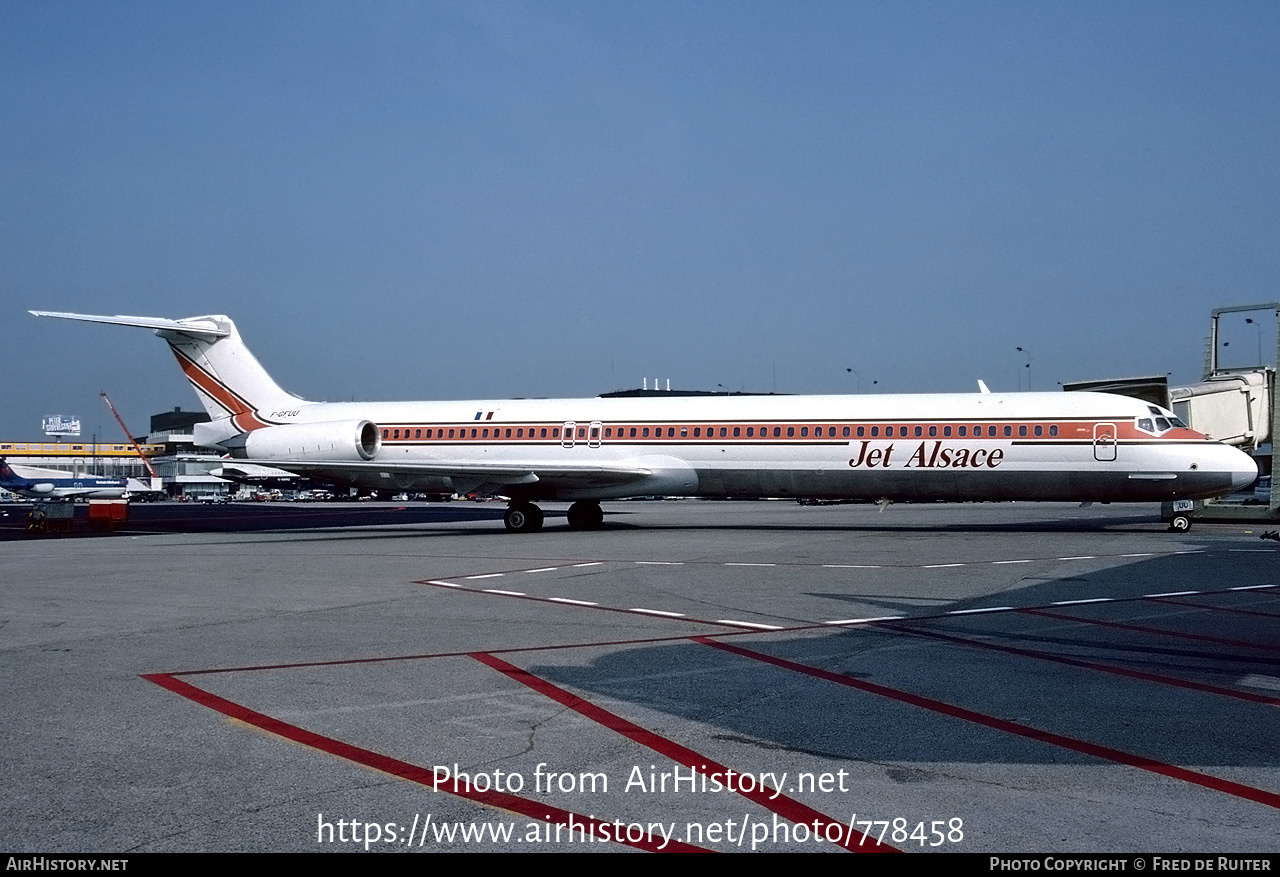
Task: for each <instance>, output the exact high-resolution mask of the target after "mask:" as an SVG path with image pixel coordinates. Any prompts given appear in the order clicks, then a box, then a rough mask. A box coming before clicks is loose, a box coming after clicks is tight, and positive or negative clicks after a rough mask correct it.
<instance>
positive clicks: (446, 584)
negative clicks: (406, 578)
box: [427, 579, 462, 588]
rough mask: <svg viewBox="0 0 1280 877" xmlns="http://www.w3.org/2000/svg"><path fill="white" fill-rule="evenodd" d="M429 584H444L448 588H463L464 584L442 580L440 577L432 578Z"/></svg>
mask: <svg viewBox="0 0 1280 877" xmlns="http://www.w3.org/2000/svg"><path fill="white" fill-rule="evenodd" d="M427 584H428V585H444V586H445V587H446V588H461V587H462V585H455V584H454V583H453V582H442V581H440V580H439V579H431V580H430V581H428V582H427Z"/></svg>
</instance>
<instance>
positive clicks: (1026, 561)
mask: <svg viewBox="0 0 1280 877" xmlns="http://www.w3.org/2000/svg"><path fill="white" fill-rule="evenodd" d="M1006 563H1035V561H1034V560H993V561H991V565H992V566H1002V565H1004V564H1006Z"/></svg>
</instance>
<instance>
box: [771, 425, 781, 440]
mask: <svg viewBox="0 0 1280 877" xmlns="http://www.w3.org/2000/svg"><path fill="white" fill-rule="evenodd" d="M773 437H774V438H782V427H780V426H775V427H774V428H773Z"/></svg>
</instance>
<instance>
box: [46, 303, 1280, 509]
mask: <svg viewBox="0 0 1280 877" xmlns="http://www.w3.org/2000/svg"><path fill="white" fill-rule="evenodd" d="M32 313H33V314H35V315H37V316H44V317H57V318H62V319H70V320H83V321H88V322H96V323H111V324H116V325H123V326H137V327H141V328H148V329H153V330H154V331H155V333H156V334H157V335H159V336H160V337H161V338H163V339H164V340H165V341H167V342H168V343H169V346H170V348H171V349H172V350H173V353H174V355H175V356H176V357H177V359H178V364H179V365H180V366H181V367H182V370H183V372H184V373H185V374H186V376H187V379H188V380H189V381H190V382H191V385H192V387H193V388H194V389H195V391H196V395H197V396H198V397H199V398H200V401H201V403H203V405H204V406H205V410H206V411H208V413H209V416H210V417H211V418H212V422H211V423H205V424H197V425H196V427H195V432H196V436H195V438H196V443H197V444H199V445H202V446H206V447H212V446H219V447H222V448H224V449H225V450H227V451H228V452H229V453H230V454H231V455H232V456H233V457H236V458H239V459H244V460H247V461H250V462H252V463H256V464H261V465H268V466H274V467H278V468H280V469H285V470H288V471H291V472H297V473H300V474H306V475H310V476H313V477H316V478H319V479H322V480H326V481H331V482H333V483H335V484H338V485H345V486H354V487H358V488H364V489H372V490H387V491H392V490H393V491H397V492H399V491H424V492H455V493H473V492H474V493H477V494H483V495H500V496H504V497H508V498H509V500H510V502H509V505H508V508H507V511H506V516H505V522H506V527H507V529H508V530H512V531H534V530H539V529H541V528H542V520H543V515H542V511H541V510H540V509H539V508H538V506H537V505H535V503H536V502H537V501H545V500H569V501H572V503H573V504H572V506H571V507H570V509H569V514H568V518H569V525H570V527H573V528H575V529H593V528H596V527H599V526H601V525H602V523H603V519H604V515H603V512H602V511H601V508H600V501H601V500H606V499H623V498H626V497H636V496H655V495H677V496H697V497H762V496H769V497H795V498H813V499H872V500H891V501H894V500H897V501H903V500H956V501H960V500H1043V501H1063V500H1070V501H1104V502H1105V501H1123V502H1136V501H1152V502H1165V501H1174V500H1192V499H1202V498H1208V497H1213V496H1219V495H1222V494H1226V493H1230V492H1232V491H1233V490H1237V489H1240V488H1242V487H1244V486H1246V485H1248V484H1250V483H1252V482H1253V480H1254V479H1255V478H1256V477H1257V467H1256V466H1255V465H1254V463H1253V461H1252V459H1250V458H1249V457H1248V456H1247V455H1246V454H1244V453H1242V452H1240V451H1238V450H1236V449H1235V448H1231V447H1228V446H1226V445H1223V444H1220V443H1218V442H1215V441H1212V440H1210V439H1208V438H1207V437H1205V436H1204V435H1202V434H1200V433H1198V432H1195V431H1193V430H1191V429H1188V428H1187V427H1186V426H1185V425H1184V424H1182V423H1181V422H1180V421H1179V420H1178V419H1177V418H1176V417H1175V416H1174V415H1173V414H1172V413H1171V412H1169V411H1166V410H1164V409H1162V408H1159V407H1157V406H1154V405H1148V404H1147V403H1145V402H1142V401H1139V400H1136V399H1131V398H1128V397H1125V396H1114V395H1109V394H1105V393H988V392H985V387H984V388H983V390H984V392H982V393H974V394H946V395H900V396H671V397H663V396H657V397H645V398H595V399H539V400H525V399H519V400H494V401H475V402H337V403H334V402H309V401H306V400H304V399H300V398H298V397H296V396H292V395H290V394H288V393H286V392H285V391H284V390H282V389H281V388H280V387H279V386H278V385H277V384H276V383H275V381H273V380H272V379H271V377H270V376H269V375H268V374H267V372H266V371H265V370H264V369H263V368H262V366H261V365H260V364H259V363H258V361H257V360H256V359H255V358H254V357H253V354H251V353H250V352H249V350H248V348H247V347H245V345H244V343H243V342H242V341H241V340H240V335H239V333H238V332H237V331H236V328H235V325H234V324H233V323H232V321H231V320H230V319H229V318H228V317H225V316H218V315H214V316H203V317H190V318H187V319H183V320H170V319H163V318H156V317H129V316H93V315H87V314H68V313H49V312H43V311H32ZM1174 523H1175V526H1177V527H1179V528H1180V529H1186V527H1189V526H1190V518H1189V517H1187V516H1185V515H1182V516H1178V517H1176V518H1175V521H1174Z"/></svg>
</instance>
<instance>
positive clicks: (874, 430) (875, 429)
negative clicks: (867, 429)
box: [871, 426, 880, 438]
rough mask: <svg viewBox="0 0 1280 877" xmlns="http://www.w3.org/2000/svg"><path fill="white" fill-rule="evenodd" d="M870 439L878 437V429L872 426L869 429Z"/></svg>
mask: <svg viewBox="0 0 1280 877" xmlns="http://www.w3.org/2000/svg"><path fill="white" fill-rule="evenodd" d="M871 437H872V438H879V437H880V427H878V426H873V427H871Z"/></svg>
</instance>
